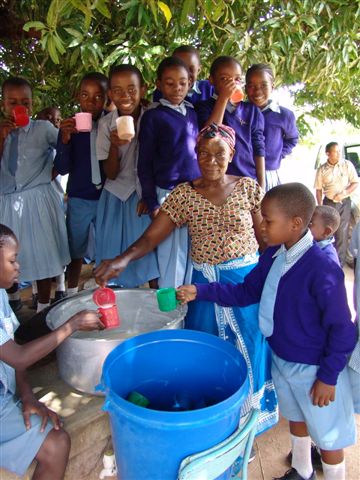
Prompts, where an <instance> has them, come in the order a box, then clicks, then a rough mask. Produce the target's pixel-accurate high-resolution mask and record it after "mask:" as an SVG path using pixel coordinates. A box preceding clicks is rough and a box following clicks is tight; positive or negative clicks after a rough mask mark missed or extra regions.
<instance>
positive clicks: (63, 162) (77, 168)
mask: <svg viewBox="0 0 360 480" xmlns="http://www.w3.org/2000/svg"><path fill="white" fill-rule="evenodd" d="M54 167H55V170H56V171H57V172H58V173H60V175H66V174H67V173H68V174H69V179H68V183H67V187H66V192H67V194H68V196H69V197H76V198H82V199H84V200H99V198H100V195H101V189H100V190H98V189H97V188H96V187H95V185H94V184H93V183H92V180H91V150H90V133H89V132H80V133H74V134H73V135H71V139H70V142H69V143H67V144H66V145H65V144H64V143H63V142H62V136H61V132H59V135H58V141H57V146H56V156H55V160H54ZM100 174H101V183H102V185H104V182H105V174H104V171H103V168H102V162H100Z"/></svg>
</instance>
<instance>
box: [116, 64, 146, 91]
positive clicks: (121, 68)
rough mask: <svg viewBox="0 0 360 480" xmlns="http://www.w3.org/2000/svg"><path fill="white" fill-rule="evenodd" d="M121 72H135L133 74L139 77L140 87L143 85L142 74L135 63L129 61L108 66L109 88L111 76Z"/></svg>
mask: <svg viewBox="0 0 360 480" xmlns="http://www.w3.org/2000/svg"><path fill="white" fill-rule="evenodd" d="M123 72H127V73H129V72H130V73H135V75H136V76H137V77H138V78H139V82H140V86H141V87H143V86H144V77H143V76H142V73H141V72H140V70H139V69H138V68H137V67H135V65H131V64H130V63H121V64H120V65H113V66H112V67H110V71H109V84H110V88H111V79H112V77H113V76H114V75H116V74H118V73H123Z"/></svg>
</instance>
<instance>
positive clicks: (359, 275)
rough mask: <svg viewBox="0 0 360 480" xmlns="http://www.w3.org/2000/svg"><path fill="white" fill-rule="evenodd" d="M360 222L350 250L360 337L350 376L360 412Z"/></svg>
mask: <svg viewBox="0 0 360 480" xmlns="http://www.w3.org/2000/svg"><path fill="white" fill-rule="evenodd" d="M359 250H360V222H358V223H357V224H356V225H355V228H354V230H353V233H352V236H351V242H350V252H351V255H352V256H353V257H354V258H355V259H356V267H355V282H354V303H355V310H356V325H357V330H358V339H357V342H356V346H355V348H354V351H353V353H352V354H351V357H350V360H349V376H350V383H351V388H352V392H353V399H354V407H355V412H356V413H359V414H360V322H359V312H360V259H359Z"/></svg>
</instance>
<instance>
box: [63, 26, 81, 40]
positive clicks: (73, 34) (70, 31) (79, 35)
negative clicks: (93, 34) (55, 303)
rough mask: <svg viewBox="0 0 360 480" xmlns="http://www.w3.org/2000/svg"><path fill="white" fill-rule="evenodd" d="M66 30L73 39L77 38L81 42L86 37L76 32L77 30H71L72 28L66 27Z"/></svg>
mask: <svg viewBox="0 0 360 480" xmlns="http://www.w3.org/2000/svg"><path fill="white" fill-rule="evenodd" d="M64 30H65V31H66V32H67V33H68V34H69V35H71V36H72V37H75V38H77V39H79V40H82V39H83V37H84V35H83V34H82V33H81V32H79V31H78V30H75V28H70V27H65V28H64Z"/></svg>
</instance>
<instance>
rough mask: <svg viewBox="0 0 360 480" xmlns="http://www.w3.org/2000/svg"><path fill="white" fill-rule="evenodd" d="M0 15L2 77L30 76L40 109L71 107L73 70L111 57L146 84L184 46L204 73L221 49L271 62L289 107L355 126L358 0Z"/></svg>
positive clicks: (182, 2) (239, 1)
mask: <svg viewBox="0 0 360 480" xmlns="http://www.w3.org/2000/svg"><path fill="white" fill-rule="evenodd" d="M0 20H1V26H0V67H1V70H0V75H1V80H3V79H4V78H5V77H7V76H8V75H10V74H12V75H21V76H24V77H26V78H27V79H29V80H30V81H31V82H32V83H33V84H34V85H35V89H36V91H37V93H41V95H39V96H38V98H39V100H38V104H37V107H38V109H40V108H42V107H44V106H47V105H50V104H55V105H59V106H61V107H62V108H63V109H64V110H65V111H69V110H70V109H71V106H72V102H73V100H72V99H73V96H74V93H75V90H76V87H77V85H78V82H79V79H80V78H81V76H82V75H83V74H84V73H85V72H89V71H101V72H104V73H107V72H108V69H109V67H110V66H111V65H112V64H116V63H122V62H130V63H134V64H136V65H137V66H138V67H139V68H140V69H141V70H142V72H143V74H144V77H145V80H146V82H147V83H148V85H150V86H151V87H152V85H153V84H154V80H155V71H156V68H157V65H158V63H159V62H160V60H161V59H162V58H163V57H164V56H165V55H169V54H170V53H171V52H172V50H173V49H174V48H175V47H176V46H179V45H181V44H191V45H194V46H195V47H198V48H199V49H200V54H201V58H202V64H203V73H202V77H205V76H207V74H208V69H209V66H210V64H211V62H212V61H213V60H214V59H215V58H216V57H217V56H219V55H232V56H234V57H236V58H237V59H238V60H239V61H240V63H241V65H242V66H243V68H244V71H245V70H246V69H247V68H248V67H249V66H250V65H251V64H253V63H259V62H264V63H269V64H271V65H272V66H273V68H274V70H275V72H276V84H277V85H286V86H293V89H292V91H293V94H294V99H295V105H306V107H307V111H308V113H309V114H311V115H313V116H314V117H316V118H319V119H324V118H332V119H340V118H345V119H346V120H347V121H349V122H350V123H352V124H353V125H355V126H360V108H359V107H360V68H359V67H360V57H359V50H360V2H359V1H358V0H328V1H326V0H291V1H286V0H278V1H277V0H173V1H170V0H163V1H158V0H129V1H120V0H0ZM151 89H152V88H151Z"/></svg>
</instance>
